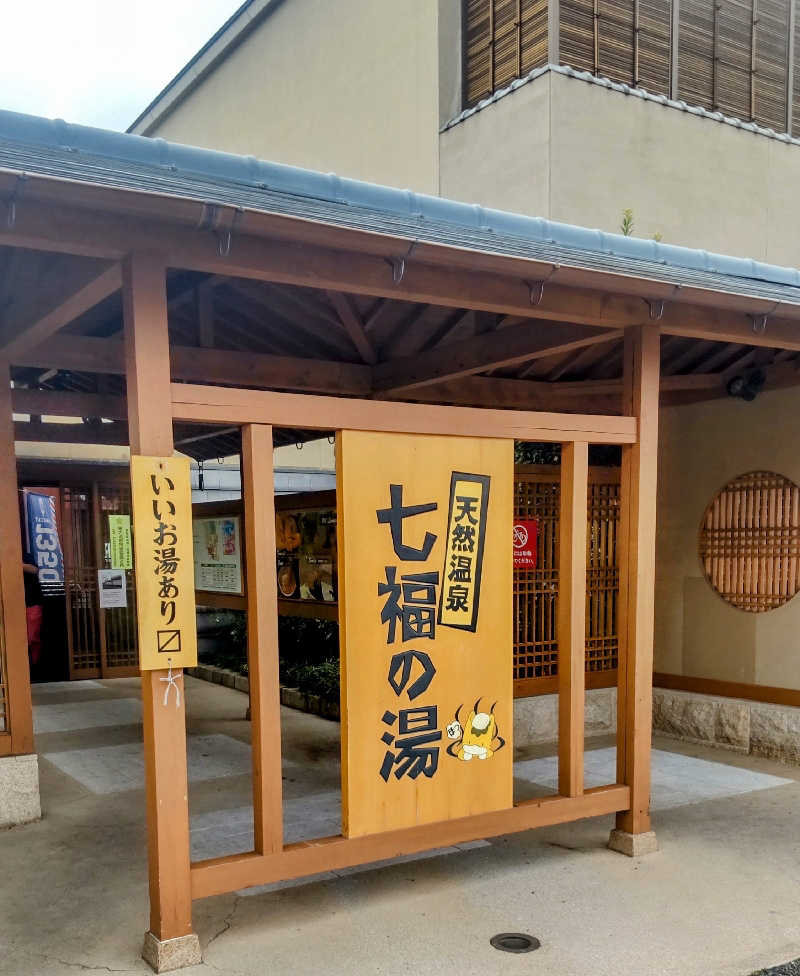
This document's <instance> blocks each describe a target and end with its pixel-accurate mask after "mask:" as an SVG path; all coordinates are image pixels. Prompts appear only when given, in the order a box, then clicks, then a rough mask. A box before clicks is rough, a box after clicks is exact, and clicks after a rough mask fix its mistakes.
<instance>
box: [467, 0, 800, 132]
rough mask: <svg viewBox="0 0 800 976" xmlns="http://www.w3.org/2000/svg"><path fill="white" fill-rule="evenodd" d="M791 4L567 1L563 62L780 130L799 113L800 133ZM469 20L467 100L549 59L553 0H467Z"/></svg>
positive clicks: (562, 14) (786, 0)
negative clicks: (673, 80) (675, 17)
mask: <svg viewBox="0 0 800 976" xmlns="http://www.w3.org/2000/svg"><path fill="white" fill-rule="evenodd" d="M674 2H679V8H678V11H677V15H678V33H677V38H673V37H672V15H673V3H674ZM792 3H795V4H798V0H560V2H559V18H560V20H559V49H560V60H561V62H562V63H563V64H568V65H571V66H572V67H573V68H577V69H579V70H582V71H590V72H592V73H593V74H596V75H601V76H603V77H606V78H609V79H611V80H612V81H615V82H620V83H623V84H628V85H634V86H636V87H641V88H645V89H646V90H647V91H649V92H652V93H653V94H659V95H670V96H671V97H673V98H676V99H682V100H684V101H686V102H687V103H688V104H690V105H698V106H700V107H702V108H705V109H708V110H709V111H721V112H723V113H724V114H726V115H730V116H733V117H735V118H739V119H742V120H745V121H755V122H757V123H758V124H759V125H763V126H767V127H769V128H772V129H775V130H776V131H779V132H785V131H787V128H788V125H789V121H790V120H789V115H790V114H792V115H793V118H794V126H795V131H798V130H800V18H795V23H794V33H795V43H794V61H795V70H794V83H793V88H794V91H793V93H792V113H789V106H788V104H787V98H788V97H789V94H790V93H789V92H788V90H787V88H788V83H789V69H788V59H789V52H790V45H789V29H790V24H791V17H790V12H791V9H790V8H791V4H792ZM464 18H465V20H464V23H465V31H464V79H465V84H464V102H465V105H466V106H469V105H474V104H475V102H477V101H479V100H480V99H481V98H485V97H486V96H487V95H489V94H491V93H492V92H494V91H496V90H497V89H499V88H501V87H503V86H504V85H507V84H508V83H509V82H510V81H511V80H512V79H513V78H516V77H520V76H521V75H525V74H527V72H529V71H530V70H531V68H533V67H537V66H539V65H542V64H544V63H545V62H546V60H547V0H536V2H534V0H465V6H464ZM674 59H677V89H676V90H672V86H671V68H672V63H673V60H674Z"/></svg>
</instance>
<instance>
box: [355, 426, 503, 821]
mask: <svg viewBox="0 0 800 976" xmlns="http://www.w3.org/2000/svg"><path fill="white" fill-rule="evenodd" d="M337 457H338V492H337V501H338V507H339V513H338V514H339V542H340V548H339V603H340V614H339V624H340V641H341V654H342V790H343V820H344V832H345V835H346V836H349V837H357V836H362V835H364V834H371V833H379V832H381V831H385V830H393V829H398V828H402V827H410V826H414V825H417V824H425V823H433V822H435V821H440V820H449V819H454V818H457V817H465V816H469V815H471V814H477V813H485V812H489V811H492V810H502V809H507V808H508V807H510V806H511V805H512V802H513V782H512V776H513V773H512V759H513V756H512V724H513V683H512V659H513V652H512V610H513V603H512V601H513V596H512V555H511V535H510V533H509V531H508V526H509V522H510V520H511V517H512V512H513V470H514V467H513V445H512V443H511V442H510V441H506V440H499V439H492V438H465V437H437V436H426V437H419V436H412V435H407V434H379V433H366V432H361V431H342V432H341V433H340V434H339V440H338V445H337Z"/></svg>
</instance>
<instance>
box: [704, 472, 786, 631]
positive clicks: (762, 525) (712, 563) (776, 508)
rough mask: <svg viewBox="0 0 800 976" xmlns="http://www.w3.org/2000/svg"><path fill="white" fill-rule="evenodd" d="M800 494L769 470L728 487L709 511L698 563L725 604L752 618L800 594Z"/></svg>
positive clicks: (718, 494)
mask: <svg viewBox="0 0 800 976" xmlns="http://www.w3.org/2000/svg"><path fill="white" fill-rule="evenodd" d="M799 542H800V489H799V488H798V487H797V485H796V484H794V483H793V482H792V481H789V479H788V478H784V477H783V476H782V475H779V474H774V473H772V472H771V471H751V472H749V473H748V474H743V475H741V476H740V477H738V478H734V479H733V481H730V482H728V484H727V485H725V487H724V488H723V489H722V490H721V491H719V492H718V493H717V494H716V495H715V496H714V499H713V500H712V502H711V504H710V505H709V506H708V508H707V509H706V513H705V516H704V517H703V524H702V526H701V528H700V559H701V561H702V563H703V569H704V571H705V574H706V578H707V579H708V581H709V583H710V584H711V585H712V586H713V587H714V589H715V590H716V591H717V593H719V595H720V596H721V597H722V599H723V600H725V601H726V602H728V603H730V604H731V605H732V606H734V607H738V608H739V609H740V610H746V611H748V612H749V613H763V612H764V611H766V610H773V609H775V607H779V606H781V604H783V603H786V602H787V601H788V600H791V598H792V597H793V596H794V595H795V594H796V593H797V591H798V589H800V569H799V567H798V558H800V544H799Z"/></svg>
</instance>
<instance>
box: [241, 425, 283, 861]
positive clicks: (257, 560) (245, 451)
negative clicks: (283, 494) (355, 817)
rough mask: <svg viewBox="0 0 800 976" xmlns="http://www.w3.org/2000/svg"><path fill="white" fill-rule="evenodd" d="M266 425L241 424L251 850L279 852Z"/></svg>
mask: <svg viewBox="0 0 800 976" xmlns="http://www.w3.org/2000/svg"><path fill="white" fill-rule="evenodd" d="M272 447H273V444H272V428H271V427H268V426H264V425H255V424H247V425H245V426H244V427H243V428H242V495H243V498H244V529H245V560H246V574H245V575H246V579H247V661H248V669H249V673H250V710H251V730H252V734H251V737H250V739H251V744H252V749H253V824H254V836H255V850H256V852H257V853H259V854H275V853H276V852H278V851H282V850H283V807H282V800H281V797H282V795H283V790H282V780H281V703H280V696H279V693H278V687H279V682H278V602H277V594H278V581H277V575H276V567H275V498H274V494H275V493H274V484H275V474H274V471H273V467H272Z"/></svg>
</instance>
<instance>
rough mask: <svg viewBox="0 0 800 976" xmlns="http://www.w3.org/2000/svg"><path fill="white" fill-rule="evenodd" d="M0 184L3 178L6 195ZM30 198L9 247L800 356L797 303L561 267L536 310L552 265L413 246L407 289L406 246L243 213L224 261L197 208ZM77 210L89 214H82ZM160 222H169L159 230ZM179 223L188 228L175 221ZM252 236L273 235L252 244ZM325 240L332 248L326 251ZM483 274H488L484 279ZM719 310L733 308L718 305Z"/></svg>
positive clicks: (7, 233)
mask: <svg viewBox="0 0 800 976" xmlns="http://www.w3.org/2000/svg"><path fill="white" fill-rule="evenodd" d="M1 178H2V174H0V185H3V184H2V180H1ZM36 191H37V195H38V199H37V198H36V197H35V196H34V193H33V187H32V186H31V188H30V190H29V191H26V194H29V195H26V205H25V208H21V209H20V212H18V214H17V219H16V224H15V226H14V228H13V229H4V231H3V243H4V244H8V245H10V246H18V247H33V248H39V249H42V250H45V251H56V252H62V253H70V254H79V255H86V256H95V257H105V258H108V259H112V260H119V259H121V258H122V257H124V255H125V254H127V253H129V252H130V251H131V250H132V249H133V250H147V249H163V250H165V251H166V260H167V262H168V265H169V266H170V267H174V268H182V269H185V270H189V271H202V272H204V273H207V274H212V275H230V276H234V277H241V278H251V279H255V280H261V281H272V282H276V283H279V284H288V285H301V286H304V287H308V288H317V289H323V290H333V291H345V292H347V293H349V294H361V295H370V296H372V297H374V298H398V299H401V300H403V301H412V302H419V303H421V304H433V305H444V306H448V307H452V308H465V309H467V308H472V309H476V310H482V311H488V312H494V313H495V314H505V315H521V316H524V317H526V318H542V319H547V320H550V321H563V322H573V323H584V324H589V325H593V326H596V327H600V328H624V327H626V326H628V325H637V324H640V323H642V322H643V321H646V320H647V318H648V316H649V312H648V306H647V303H646V301H645V297H648V298H650V297H654V298H669V300H668V301H667V302H666V306H665V309H664V313H663V316H662V318H661V319H660V320H659V323H658V324H659V325H660V326H662V327H663V328H662V331H663V332H664V333H666V334H674V335H687V336H697V337H704V338H709V339H717V340H719V341H731V342H741V343H746V344H751V345H762V346H776V347H781V348H791V349H795V350H800V327H798V319H800V307H798V306H797V305H792V304H786V305H784V306H783V307H782V309H781V310H782V312H783V316H778V315H773V314H772V311H773V310H774V308H775V303H774V301H771V300H766V299H760V298H757V297H751V296H747V295H738V296H737V295H730V294H726V295H723V296H718V295H716V294H715V293H713V292H711V291H709V290H708V289H705V290H703V289H690V288H684V289H682V292H681V294H682V295H684V296H689V295H691V300H690V299H689V298H688V297H687V298H686V300H685V301H677V300H676V299H675V298H674V293H675V290H674V286H669V285H667V284H665V283H664V282H658V281H654V282H652V283H651V282H643V281H641V280H639V279H636V278H635V276H631V275H630V274H628V275H627V276H621V275H614V274H609V273H606V272H600V271H591V270H587V269H575V268H569V267H563V268H559V270H558V271H557V272H556V274H555V275H554V276H553V277H552V278H551V279H550V280H549V281H548V282H547V285H546V287H545V288H544V292H543V295H542V298H541V300H540V301H539V302H538V304H536V305H533V304H532V303H531V291H530V285H529V284H528V282H530V280H532V279H534V278H536V276H537V275H541V274H547V273H550V274H552V272H553V262H552V261H550V262H548V261H530V260H526V259H516V258H513V259H512V258H505V257H503V256H498V255H492V254H486V253H483V252H472V251H469V250H468V249H454V248H447V247H444V246H440V245H420V246H419V247H418V248H417V250H416V251H415V260H412V261H409V262H408V264H407V267H406V271H405V274H404V275H403V278H402V280H401V281H399V282H395V281H393V278H392V270H391V267H390V264H389V262H388V260H387V259H388V257H389V256H390V255H392V254H396V253H397V248H398V245H399V244H400V243H401V242H399V241H397V240H394V239H392V238H391V237H388V236H386V235H374V234H365V233H361V232H352V231H348V230H347V229H344V228H340V227H335V226H331V225H322V224H317V223H311V222H308V221H302V220H297V219H295V218H286V217H279V216H275V215H268V214H257V213H249V212H248V213H246V214H245V216H244V219H243V220H242V221H241V222H240V225H239V227H240V229H241V233H237V234H235V235H234V237H235V241H236V246H235V248H232V249H231V253H230V254H229V255H228V256H227V257H221V256H220V255H219V252H218V248H217V242H216V239H215V238H214V237H213V235H212V234H210V233H209V234H201V233H198V232H197V230H196V229H195V226H196V224H197V221H198V220H199V217H200V215H201V212H202V207H203V205H202V204H200V203H199V202H194V201H185V200H170V201H165V200H164V198H162V197H157V196H152V197H150V198H149V199H147V198H145V197H144V196H143V195H137V194H135V193H131V192H128V191H106V192H104V191H103V190H102V189H101V188H97V187H82V186H78V185H75V186H71V188H70V193H71V198H72V199H74V200H75V201H76V205H75V206H73V207H65V206H64V205H63V202H62V201H63V193H64V191H63V184H61V183H59V184H52V185H49V184H47V181H46V180H41V181H40V180H39V179H38V178H37V179H36ZM81 201H82V202H83V203H84V204H85V205H86V206H87V207H91V208H92V209H91V210H82V209H80V208H79V207H78V206H77V203H78V202H81ZM123 202H125V203H127V205H128V206H129V207H130V206H133V204H134V203H135V204H136V206H138V207H141V208H142V216H141V217H140V218H139V219H132V218H131V217H130V216H128V217H123V216H122V215H116V214H115V213H114V211H115V210H119V208H120V206H121V205H122V204H123ZM101 203H102V206H106V207H109V208H110V209H109V211H108V212H102V209H100V210H98V207H99V206H100V204H101ZM167 214H169V215H170V218H171V222H168V221H166V220H165V215H167ZM179 219H181V220H184V221H185V222H186V225H187V226H181V225H180V224H179V223H177V220H179ZM248 229H250V230H256V229H257V230H258V232H259V233H263V234H269V236H268V237H261V236H256V235H255V234H253V233H249V232H248ZM321 241H324V242H329V243H331V244H333V245H334V246H323V245H322V244H320V242H321ZM342 242H346V243H344V244H343V243H342ZM403 243H405V242H403ZM356 248H358V249H356ZM368 251H369V253H368ZM423 256H424V257H425V259H426V260H427V262H428V263H424V261H423ZM489 266H491V267H492V269H493V270H491V271H488V270H486V268H487V267H489ZM559 276H560V277H559ZM628 288H630V290H629V291H628ZM626 292H627V293H626ZM632 292H636V294H632ZM693 302H694V303H693ZM715 303H717V304H716V306H715ZM723 304H724V305H726V306H728V307H727V308H721V307H719V306H720V305H723ZM731 307H733V308H736V307H738V308H740V309H741V311H732V310H730V308H731ZM751 313H752V314H756V315H758V314H764V313H770V318H769V322H768V326H767V329H766V331H765V332H764V333H759V334H756V333H754V332H753V327H752V320H751V319H750V314H751Z"/></svg>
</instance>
